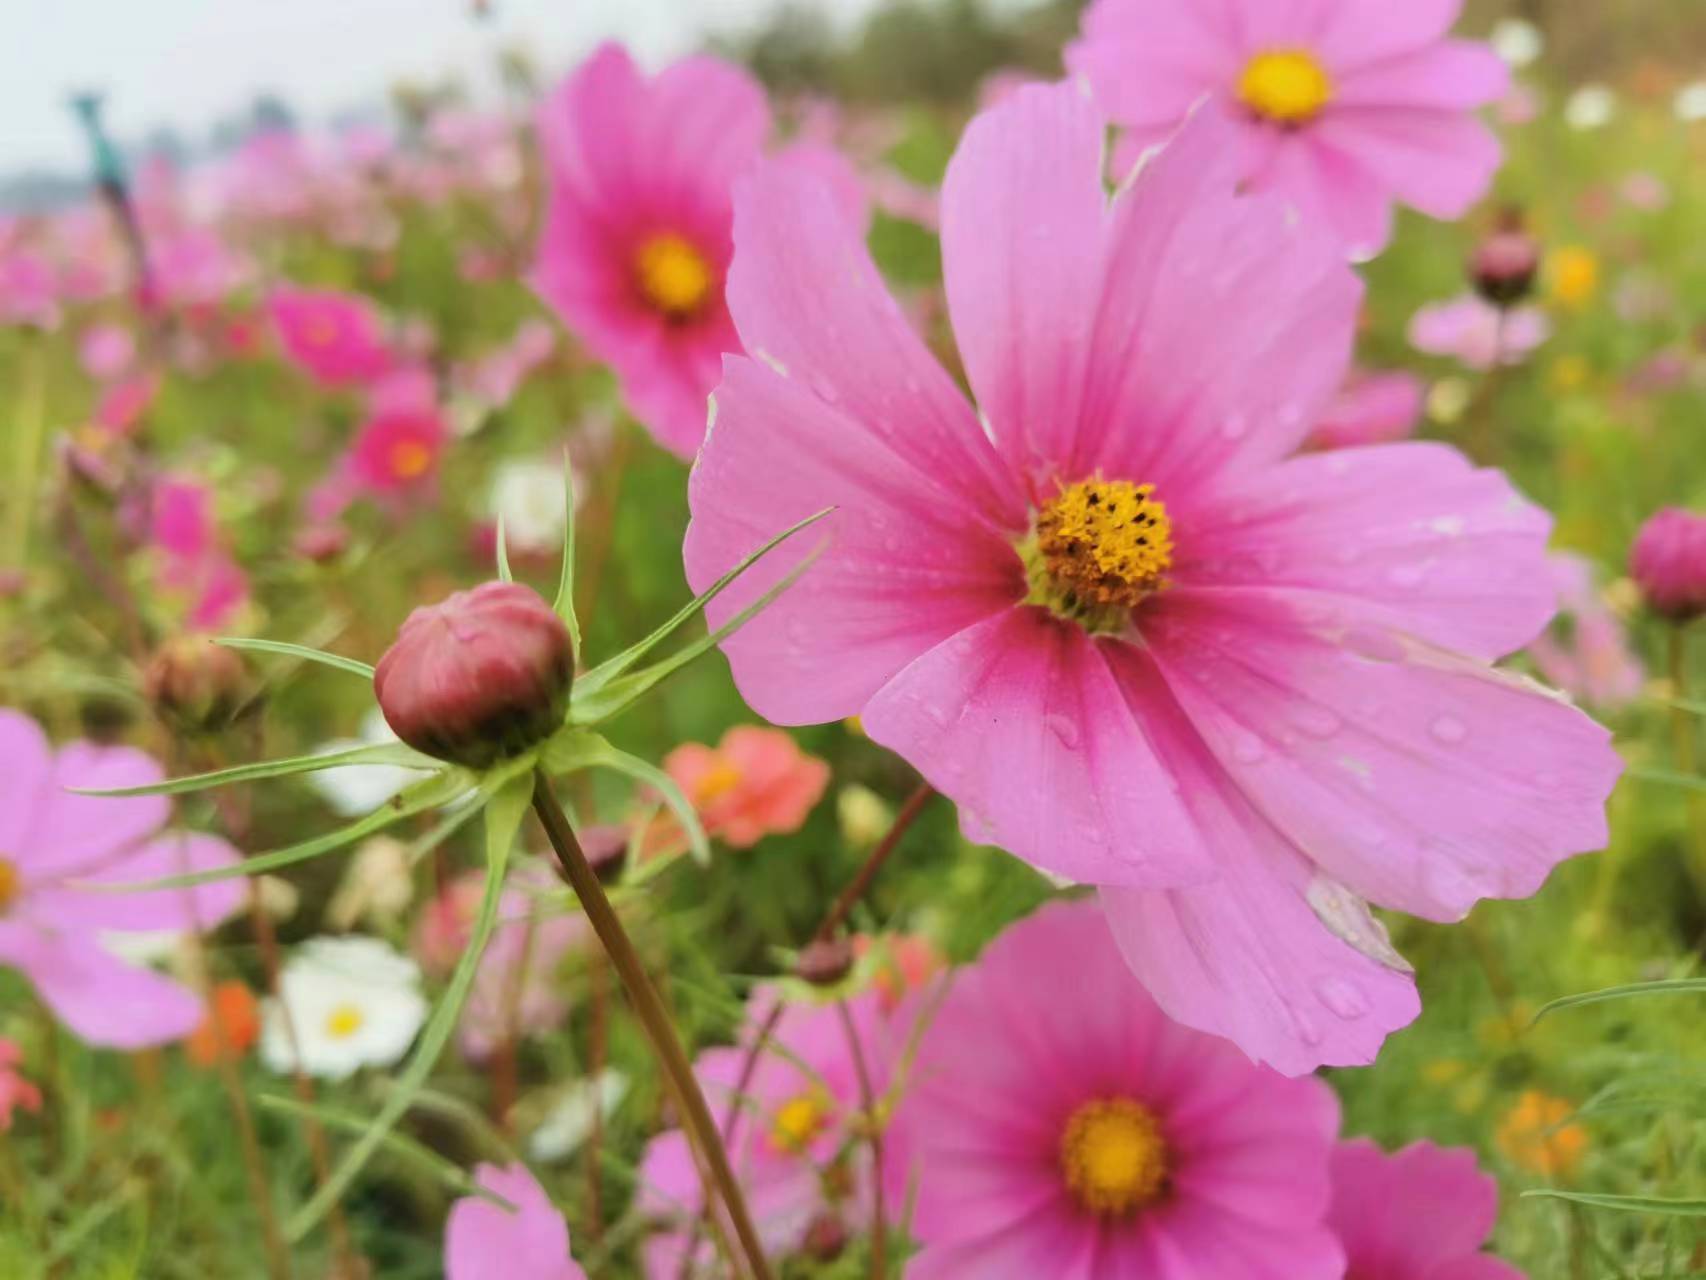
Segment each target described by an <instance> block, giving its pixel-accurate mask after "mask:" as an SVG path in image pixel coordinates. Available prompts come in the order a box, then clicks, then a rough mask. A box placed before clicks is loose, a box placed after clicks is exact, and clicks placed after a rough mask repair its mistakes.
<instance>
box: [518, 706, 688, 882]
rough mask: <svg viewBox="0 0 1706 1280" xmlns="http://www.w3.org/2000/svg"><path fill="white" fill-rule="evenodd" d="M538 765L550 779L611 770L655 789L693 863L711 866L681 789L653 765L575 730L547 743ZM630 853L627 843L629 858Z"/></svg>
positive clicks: (599, 738)
mask: <svg viewBox="0 0 1706 1280" xmlns="http://www.w3.org/2000/svg"><path fill="white" fill-rule="evenodd" d="M539 762H540V765H541V767H542V768H543V769H544V770H545V772H546V773H549V774H552V775H553V776H555V775H559V774H565V773H576V772H578V771H580V770H582V769H610V770H612V771H614V772H616V773H620V774H623V775H625V776H627V777H629V778H633V779H635V780H636V781H639V782H643V783H645V784H646V785H648V786H650V787H654V788H656V790H657V792H658V794H659V795H661V796H662V797H663V800H664V803H665V804H667V805H668V806H669V807H670V809H671V810H673V811H674V813H675V817H676V820H677V821H678V822H680V823H681V828H682V830H683V831H685V832H686V833H687V845H688V848H689V849H690V850H691V851H692V854H693V857H694V859H695V860H696V861H698V862H700V863H709V862H710V860H711V844H710V841H709V840H707V839H706V838H705V828H704V827H702V826H700V825H699V815H698V813H696V812H695V811H694V808H693V806H692V805H691V804H689V803H688V800H687V797H686V796H685V795H683V794H682V791H681V788H680V787H678V786H676V784H675V779H674V778H671V777H670V776H669V775H668V774H667V773H665V772H664V771H663V770H662V769H660V768H658V767H657V766H656V765H655V764H652V763H650V762H649V761H646V760H642V759H640V757H639V756H634V755H629V754H628V753H627V752H626V751H622V750H619V749H618V748H616V747H613V746H611V745H610V743H609V742H608V741H606V740H605V739H604V738H603V737H602V736H600V735H599V734H596V733H592V732H590V731H589V730H586V729H575V728H569V729H562V730H559V731H558V732H557V733H556V735H555V736H553V737H552V738H551V739H550V740H549V741H547V742H546V743H545V748H544V750H543V752H541V753H540V758H539ZM633 852H634V849H633V845H632V843H630V845H629V853H630V857H631V855H632V854H633Z"/></svg>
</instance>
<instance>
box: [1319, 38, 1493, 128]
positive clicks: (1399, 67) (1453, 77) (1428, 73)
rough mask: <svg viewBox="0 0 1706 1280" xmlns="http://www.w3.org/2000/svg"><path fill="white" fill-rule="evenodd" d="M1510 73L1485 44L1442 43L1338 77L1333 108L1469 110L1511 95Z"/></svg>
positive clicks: (1456, 41) (1450, 41) (1462, 41)
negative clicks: (1507, 94)
mask: <svg viewBox="0 0 1706 1280" xmlns="http://www.w3.org/2000/svg"><path fill="white" fill-rule="evenodd" d="M1510 78H1511V77H1510V68H1509V67H1507V66H1506V65H1505V62H1504V60H1503V59H1502V58H1500V57H1499V55H1498V54H1496V53H1494V52H1493V50H1492V49H1491V48H1489V47H1488V46H1487V45H1484V44H1481V43H1478V42H1475V41H1469V40H1447V41H1444V42H1442V43H1440V44H1436V45H1430V46H1428V47H1427V48H1425V49H1418V50H1417V51H1416V52H1415V53H1412V54H1408V55H1405V56H1403V57H1397V58H1392V59H1390V60H1387V61H1383V62H1378V63H1374V64H1372V65H1369V66H1365V67H1363V68H1360V69H1358V70H1356V71H1354V72H1349V73H1346V74H1342V75H1340V76H1339V78H1338V79H1337V80H1336V81H1335V82H1334V85H1333V107H1332V109H1333V110H1335V111H1337V110H1339V109H1341V108H1344V107H1428V108H1432V109H1435V110H1441V111H1468V110H1471V109H1473V108H1475V107H1481V106H1485V105H1486V104H1487V103H1489V102H1497V101H1498V100H1499V99H1500V98H1502V97H1504V96H1505V94H1506V93H1508V92H1509V91H1510Z"/></svg>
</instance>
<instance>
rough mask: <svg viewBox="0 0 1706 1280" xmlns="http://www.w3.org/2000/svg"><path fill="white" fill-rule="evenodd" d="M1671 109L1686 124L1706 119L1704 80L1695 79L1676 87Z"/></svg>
mask: <svg viewBox="0 0 1706 1280" xmlns="http://www.w3.org/2000/svg"><path fill="white" fill-rule="evenodd" d="M1671 109H1672V110H1673V111H1675V112H1676V118H1677V119H1678V120H1681V121H1684V122H1685V123H1688V124H1693V123H1694V122H1695V121H1697V120H1706V80H1696V81H1694V82H1693V83H1691V84H1685V85H1683V86H1682V88H1680V89H1678V90H1677V91H1676V101H1675V102H1674V103H1673V104H1672V106H1671Z"/></svg>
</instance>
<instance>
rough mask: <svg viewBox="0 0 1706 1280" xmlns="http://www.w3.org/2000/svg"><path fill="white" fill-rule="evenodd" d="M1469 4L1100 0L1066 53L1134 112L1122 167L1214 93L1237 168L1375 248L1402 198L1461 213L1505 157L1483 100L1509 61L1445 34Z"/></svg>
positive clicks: (1490, 98)
mask: <svg viewBox="0 0 1706 1280" xmlns="http://www.w3.org/2000/svg"><path fill="white" fill-rule="evenodd" d="M1461 7H1462V0H1407V2H1406V3H1404V4H1401V5H1393V4H1392V3H1390V0H1323V2H1321V3H1312V4H1275V3H1274V2H1273V0H1227V2H1226V3H1222V4H1215V5H1204V4H1202V3H1200V0H1095V3H1093V4H1092V5H1091V6H1090V8H1089V9H1088V10H1087V11H1086V13H1085V15H1084V25H1083V34H1082V35H1081V37H1080V38H1079V39H1078V40H1077V41H1075V42H1074V43H1072V44H1070V45H1068V46H1067V49H1066V65H1067V67H1068V68H1069V69H1070V70H1071V71H1073V72H1075V73H1077V74H1080V75H1083V76H1084V77H1085V78H1087V79H1088V80H1089V82H1090V85H1091V88H1092V90H1093V92H1094V93H1095V94H1096V97H1097V100H1098V101H1099V102H1100V103H1101V104H1102V105H1103V106H1104V107H1105V108H1106V110H1107V112H1108V114H1109V115H1110V116H1111V117H1112V118H1113V119H1114V121H1115V122H1116V123H1118V124H1121V125H1124V126H1126V128H1127V130H1128V133H1127V136H1126V144H1125V146H1124V148H1123V150H1122V153H1121V157H1120V159H1119V160H1118V164H1119V167H1120V171H1121V172H1122V173H1123V172H1125V171H1126V170H1128V169H1129V168H1130V164H1131V163H1132V162H1133V161H1135V160H1136V159H1137V157H1138V155H1139V154H1140V153H1141V152H1142V151H1143V149H1144V148H1147V147H1151V146H1154V145H1155V144H1156V143H1159V142H1162V141H1164V140H1165V139H1166V137H1167V136H1168V135H1169V134H1170V133H1171V132H1172V131H1173V130H1174V129H1175V128H1177V127H1178V126H1179V123H1180V122H1181V121H1183V120H1184V118H1185V117H1186V116H1187V115H1188V114H1189V113H1190V112H1191V111H1192V110H1193V109H1195V108H1196V107H1197V105H1198V103H1199V102H1203V101H1204V100H1205V99H1206V105H1205V106H1204V108H1203V109H1204V110H1206V111H1209V112H1211V113H1213V114H1215V115H1217V116H1220V117H1222V118H1224V119H1226V120H1229V121H1231V122H1232V124H1233V126H1234V127H1233V129H1231V130H1229V131H1228V133H1227V135H1226V145H1227V146H1228V147H1232V148H1234V149H1235V152H1236V154H1237V156H1238V159H1237V161H1236V162H1235V166H1234V169H1235V173H1234V176H1235V177H1236V178H1238V179H1239V180H1241V181H1243V182H1246V183H1248V184H1249V186H1250V188H1251V189H1252V190H1256V191H1272V192H1274V193H1276V194H1277V195H1279V196H1281V197H1283V198H1284V199H1285V200H1286V201H1287V202H1288V203H1290V204H1292V205H1294V206H1295V207H1296V208H1297V209H1298V210H1299V212H1300V213H1301V214H1302V216H1303V217H1304V219H1305V220H1306V221H1308V222H1311V223H1319V224H1320V225H1322V226H1324V227H1330V228H1331V229H1332V231H1333V232H1334V234H1335V235H1337V237H1338V238H1339V240H1340V242H1341V243H1342V244H1343V245H1345V246H1346V247H1347V248H1348V249H1349V250H1350V252H1351V253H1352V254H1353V255H1355V256H1371V255H1373V254H1374V253H1377V252H1379V250H1380V249H1381V248H1382V246H1384V245H1385V244H1386V241H1387V240H1388V239H1389V238H1390V237H1391V234H1392V203H1393V201H1394V200H1399V201H1402V202H1403V203H1405V204H1407V205H1410V206H1412V207H1413V208H1416V209H1419V210H1421V211H1422V212H1423V213H1426V214H1429V215H1430V216H1432V217H1435V218H1444V219H1447V220H1450V219H1456V218H1460V217H1462V216H1463V214H1464V213H1466V212H1468V210H1469V207H1470V206H1471V205H1472V204H1474V203H1475V201H1477V200H1479V199H1480V198H1481V196H1482V195H1483V194H1484V193H1485V192H1486V190H1487V186H1488V184H1489V183H1490V182H1491V181H1492V177H1493V172H1494V170H1496V169H1497V168H1498V165H1499V144H1498V141H1497V140H1496V139H1495V138H1494V137H1493V134H1492V133H1491V131H1489V130H1488V128H1487V127H1486V126H1485V125H1484V124H1482V123H1481V122H1480V121H1479V120H1477V119H1476V118H1475V116H1474V115H1473V114H1472V113H1473V111H1474V109H1475V108H1476V107H1480V106H1484V105H1486V104H1488V103H1491V102H1496V101H1498V99H1499V98H1501V97H1502V96H1503V95H1504V93H1505V89H1506V86H1507V85H1508V84H1509V82H1510V72H1509V70H1508V69H1507V68H1506V66H1505V64H1504V63H1503V62H1502V61H1501V60H1500V58H1499V56H1498V55H1497V54H1496V53H1494V52H1493V51H1492V49H1491V48H1489V47H1488V46H1486V45H1484V44H1481V43H1478V42H1471V41H1467V40H1453V39H1448V38H1447V35H1446V33H1447V32H1448V31H1449V30H1450V29H1451V24H1452V23H1453V22H1454V21H1455V20H1456V19H1457V14H1458V10H1459V9H1460V8H1461Z"/></svg>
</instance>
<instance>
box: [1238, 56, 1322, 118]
mask: <svg viewBox="0 0 1706 1280" xmlns="http://www.w3.org/2000/svg"><path fill="white" fill-rule="evenodd" d="M1332 97H1333V82H1332V80H1331V79H1329V78H1328V76H1327V69H1326V68H1325V67H1323V66H1322V65H1321V64H1320V62H1318V61H1317V60H1316V58H1315V55H1314V54H1312V53H1310V52H1309V51H1308V50H1306V49H1269V50H1268V51H1267V52H1266V53H1258V54H1257V55H1256V56H1255V57H1254V58H1251V59H1250V61H1249V63H1248V64H1246V66H1245V67H1244V73H1243V74H1242V75H1241V76H1239V77H1238V99H1239V101H1241V102H1242V103H1243V104H1244V105H1245V106H1246V107H1248V108H1250V110H1251V111H1253V112H1255V113H1256V114H1257V115H1259V116H1261V117H1263V118H1264V119H1266V120H1271V121H1273V122H1274V123H1275V124H1280V125H1287V126H1296V125H1301V124H1308V123H1309V121H1311V120H1313V119H1314V118H1315V117H1316V116H1318V115H1320V114H1321V108H1322V107H1324V106H1326V105H1327V103H1328V102H1329V101H1330V100H1331V99H1332Z"/></svg>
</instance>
